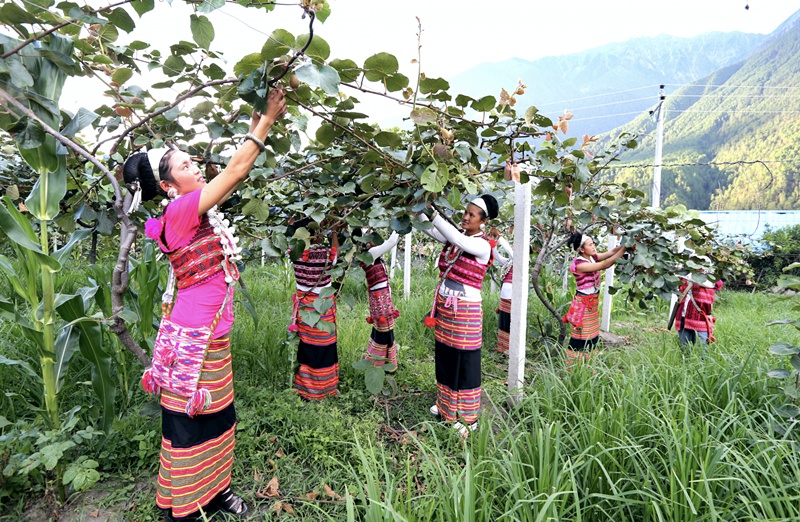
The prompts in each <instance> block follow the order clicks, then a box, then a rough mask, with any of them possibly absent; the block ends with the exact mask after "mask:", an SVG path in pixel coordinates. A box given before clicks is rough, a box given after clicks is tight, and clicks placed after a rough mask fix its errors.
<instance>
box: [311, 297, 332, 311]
mask: <svg viewBox="0 0 800 522" xmlns="http://www.w3.org/2000/svg"><path fill="white" fill-rule="evenodd" d="M332 306H333V299H330V298H328V299H322V298H319V297H318V298H317V299H315V300H314V310H316V311H317V312H319V313H320V314H324V313H326V312H327V311H328V310H330V309H331V307H332Z"/></svg>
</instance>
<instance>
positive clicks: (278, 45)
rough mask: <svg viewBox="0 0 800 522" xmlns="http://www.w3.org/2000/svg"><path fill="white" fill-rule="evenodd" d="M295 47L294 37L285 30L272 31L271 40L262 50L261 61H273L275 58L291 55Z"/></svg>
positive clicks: (268, 40) (269, 39)
mask: <svg viewBox="0 0 800 522" xmlns="http://www.w3.org/2000/svg"><path fill="white" fill-rule="evenodd" d="M294 46H295V39H294V35H293V34H292V33H290V32H289V31H286V30H284V29H276V30H274V31H272V34H271V35H269V38H268V39H267V41H266V42H265V43H264V46H263V47H262V48H261V60H262V62H263V61H264V60H266V61H271V60H274V59H275V58H278V57H280V56H283V55H285V54H289V52H291V51H292V49H293V48H294Z"/></svg>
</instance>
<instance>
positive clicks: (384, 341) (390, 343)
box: [367, 286, 400, 366]
mask: <svg viewBox="0 0 800 522" xmlns="http://www.w3.org/2000/svg"><path fill="white" fill-rule="evenodd" d="M399 316H400V312H399V311H398V310H395V308H394V304H393V303H392V292H391V290H390V289H389V287H388V286H386V287H384V288H378V289H377V290H370V292H369V317H367V322H368V323H369V324H371V325H372V333H371V334H370V337H369V344H367V359H369V360H371V361H372V362H373V363H374V364H375V366H383V365H384V364H386V363H387V362H389V363H392V364H394V365H396V364H397V343H396V342H395V340H394V320H395V319H396V318H397V317H399Z"/></svg>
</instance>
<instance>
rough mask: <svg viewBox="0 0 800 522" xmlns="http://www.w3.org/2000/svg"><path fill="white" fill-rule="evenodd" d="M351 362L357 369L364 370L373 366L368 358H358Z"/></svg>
mask: <svg viewBox="0 0 800 522" xmlns="http://www.w3.org/2000/svg"><path fill="white" fill-rule="evenodd" d="M351 364H352V366H353V368H355V369H356V370H359V371H364V370H366V369H368V368H371V367H372V366H374V364H372V361H370V360H369V359H359V360H357V361H353V362H352V363H351Z"/></svg>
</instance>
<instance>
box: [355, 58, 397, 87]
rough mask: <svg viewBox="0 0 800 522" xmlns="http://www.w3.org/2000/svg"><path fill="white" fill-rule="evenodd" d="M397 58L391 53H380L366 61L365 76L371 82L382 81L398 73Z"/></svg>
mask: <svg viewBox="0 0 800 522" xmlns="http://www.w3.org/2000/svg"><path fill="white" fill-rule="evenodd" d="M398 67H399V64H398V63H397V58H395V57H394V56H392V55H391V54H389V53H378V54H374V55H372V56H370V57H369V58H367V59H366V61H364V76H365V77H366V78H367V80H369V81H371V82H379V81H382V80H383V79H384V78H386V77H387V76H389V75H391V74H394V73H396V72H397V68H398Z"/></svg>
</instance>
